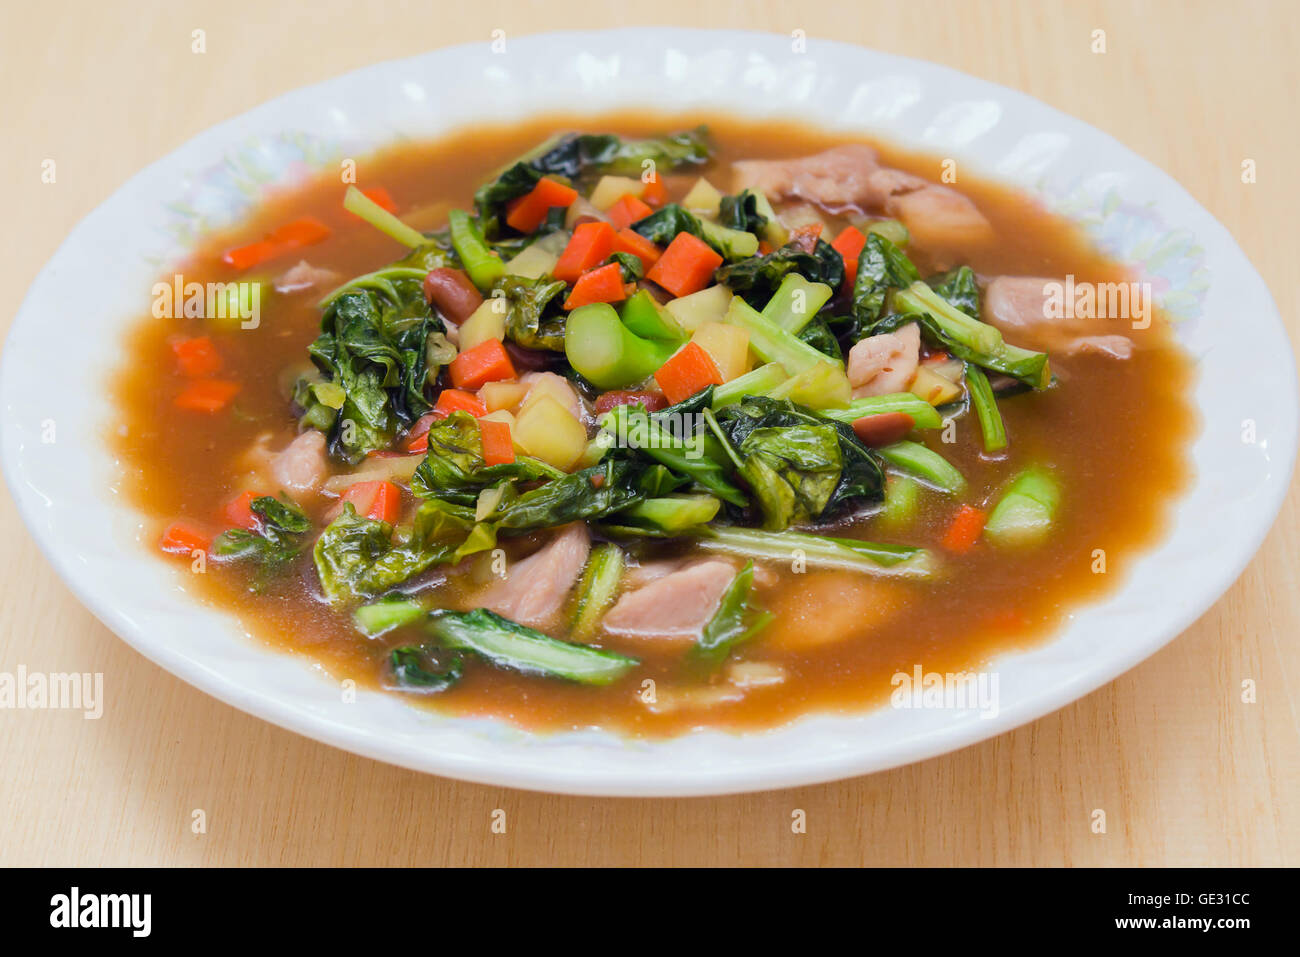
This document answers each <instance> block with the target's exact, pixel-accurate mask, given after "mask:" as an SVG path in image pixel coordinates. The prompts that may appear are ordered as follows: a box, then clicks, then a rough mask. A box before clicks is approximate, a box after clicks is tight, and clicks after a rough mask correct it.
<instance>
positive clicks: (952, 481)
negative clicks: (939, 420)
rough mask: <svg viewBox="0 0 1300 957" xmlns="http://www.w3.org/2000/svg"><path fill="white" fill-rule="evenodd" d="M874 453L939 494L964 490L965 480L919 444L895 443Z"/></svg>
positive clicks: (930, 450) (943, 460) (951, 465)
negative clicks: (933, 488)
mask: <svg viewBox="0 0 1300 957" xmlns="http://www.w3.org/2000/svg"><path fill="white" fill-rule="evenodd" d="M876 453H877V454H878V455H879V456H880V457H881V458H882V459H884V460H885V461H886V462H888V463H889V464H890V465H893V466H896V467H897V468H900V469H902V470H904V471H905V472H907V473H908V474H910V475H915V476H917V477H918V478H922V479H925V481H927V482H929V483H930V484H931V485H933V486H934V487H935V488H937V489H939V490H940V491H941V492H947V493H948V494H949V495H956V494H958V493H959V492H961V491H962V490H963V489H964V488H966V479H965V477H964V476H963V475H962V474H961V472H959V471H957V469H956V467H955V466H954V465H953V464H952V463H950V462H949V461H948V460H947V459H945V458H944V457H943V456H942V455H940V454H939V453H938V452H936V451H934V450H933V449H931V448H927V447H926V446H924V445H921V444H920V443H919V442H895V443H894V444H893V445H886V446H884V447H883V448H879V449H876Z"/></svg>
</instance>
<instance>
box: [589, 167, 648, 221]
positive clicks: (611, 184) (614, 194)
mask: <svg viewBox="0 0 1300 957" xmlns="http://www.w3.org/2000/svg"><path fill="white" fill-rule="evenodd" d="M644 191H645V183H643V182H641V180H639V179H632V178H631V177H629V176H602V177H601V178H600V182H598V183H597V184H596V188H595V189H593V190H592V191H591V196H590V197H589V201H590V202H591V205H592V206H595V207H596V208H597V209H598V210H600V211H601V212H602V213H603V212H604V211H605V210H607V209H609V208H610V207H611V206H613V205H614V204H615V203H617V202H618V201H619V200H620V199H622V198H623V197H624V196H626V195H627V194H628V193H631V194H632V195H633V196H635V197H637V198H638V199H640V198H641V194H642V193H643V192H644Z"/></svg>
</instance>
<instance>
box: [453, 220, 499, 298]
mask: <svg viewBox="0 0 1300 957" xmlns="http://www.w3.org/2000/svg"><path fill="white" fill-rule="evenodd" d="M447 225H448V226H449V227H450V230H451V245H452V248H453V249H455V250H456V255H457V256H459V257H460V261H461V265H463V266H464V267H465V272H466V273H467V274H468V275H469V278H470V282H472V283H474V285H475V286H477V287H478V288H479V290H480V291H481V292H486V291H487V290H489V289H491V288H492V284H493V283H494V282H496V281H497V280H498V279H500V278H501V277H502V276H504V275H505V274H506V264H505V263H503V262H502V261H501V257H500V256H498V255H497V254H496V253H494V252H493V251H492V250H491V249H490V248H489V247H488V244H487V241H486V240H484V238H483V234H482V233H481V232H480V231H479V228H478V224H477V223H476V222H474V220H473V219H472V218H470V215H469V213H467V212H465V211H464V210H463V209H453V210H452V211H451V212H450V213H448V214H447Z"/></svg>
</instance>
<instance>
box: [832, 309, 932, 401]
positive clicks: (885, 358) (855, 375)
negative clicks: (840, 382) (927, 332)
mask: <svg viewBox="0 0 1300 957" xmlns="http://www.w3.org/2000/svg"><path fill="white" fill-rule="evenodd" d="M920 352H921V328H920V326H918V325H917V324H916V323H914V322H910V323H908V324H907V325H905V326H903V327H902V328H901V329H899V330H898V331H896V332H885V333H881V334H880V335H878V336H868V337H867V338H865V339H862V340H860V341H859V342H857V343H855V344H854V346H853V348H852V349H850V350H849V359H848V374H849V385H851V386H853V397H854V398H855V399H858V398H861V397H862V396H867V395H889V394H890V393H891V392H906V391H907V386H908V384H909V383H910V382H911V381H912V378H913V377H914V376H915V375H916V368H917V366H918V365H919V364H920Z"/></svg>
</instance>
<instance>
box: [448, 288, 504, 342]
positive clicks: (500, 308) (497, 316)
mask: <svg viewBox="0 0 1300 957" xmlns="http://www.w3.org/2000/svg"><path fill="white" fill-rule="evenodd" d="M505 338H506V311H505V303H504V302H501V301H498V300H497V299H495V298H489V299H484V300H483V305H481V306H479V307H478V308H477V309H475V310H474V312H473V313H472V314H471V315H470V317H469V318H468V319H466V320H465V321H464V322H462V323H461V325H460V341H459V349H460V351H461V352H469V350H471V349H473V348H474V347H475V346H477V345H481V344H483V343H484V342H487V341H488V340H489V339H499V340H501V341H502V342H504V341H505Z"/></svg>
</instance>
